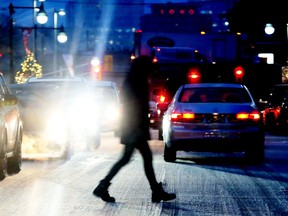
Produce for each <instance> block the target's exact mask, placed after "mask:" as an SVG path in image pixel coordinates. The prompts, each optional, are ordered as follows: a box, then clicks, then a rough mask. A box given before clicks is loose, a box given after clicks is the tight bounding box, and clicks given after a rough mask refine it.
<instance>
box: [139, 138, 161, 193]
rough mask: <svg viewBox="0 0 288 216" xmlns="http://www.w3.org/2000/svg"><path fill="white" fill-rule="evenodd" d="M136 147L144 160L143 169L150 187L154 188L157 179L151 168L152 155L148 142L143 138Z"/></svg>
mask: <svg viewBox="0 0 288 216" xmlns="http://www.w3.org/2000/svg"><path fill="white" fill-rule="evenodd" d="M137 149H138V150H139V152H140V153H141V155H142V158H143V162H144V170H145V175H146V177H147V179H148V181H149V184H150V187H151V189H152V188H155V187H157V184H158V183H157V180H156V177H155V172H154V168H153V163H152V161H153V157H152V152H151V149H150V147H149V144H148V142H147V141H146V140H145V141H143V143H138V144H137Z"/></svg>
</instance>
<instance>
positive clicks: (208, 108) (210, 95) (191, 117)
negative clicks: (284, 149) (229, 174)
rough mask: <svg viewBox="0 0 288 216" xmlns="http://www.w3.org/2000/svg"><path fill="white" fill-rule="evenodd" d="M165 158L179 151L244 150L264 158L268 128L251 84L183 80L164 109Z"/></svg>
mask: <svg viewBox="0 0 288 216" xmlns="http://www.w3.org/2000/svg"><path fill="white" fill-rule="evenodd" d="M162 129H163V141H164V160H165V161H167V162H175V160H176V156H177V151H198V152H244V153H245V158H247V159H248V160H249V161H251V162H256V163H262V162H263V161H264V156H265V155H264V153H265V152H264V141H265V130H264V126H263V120H262V118H261V113H260V110H259V108H258V107H257V105H256V103H255V101H254V99H253V97H252V95H251V93H250V92H249V90H248V88H247V87H246V86H245V85H242V84H236V83H198V84H183V85H181V86H180V87H179V89H178V90H177V91H176V93H175V95H174V97H173V99H172V102H171V103H170V104H169V106H168V109H167V111H166V112H165V113H164V116H163V122H162Z"/></svg>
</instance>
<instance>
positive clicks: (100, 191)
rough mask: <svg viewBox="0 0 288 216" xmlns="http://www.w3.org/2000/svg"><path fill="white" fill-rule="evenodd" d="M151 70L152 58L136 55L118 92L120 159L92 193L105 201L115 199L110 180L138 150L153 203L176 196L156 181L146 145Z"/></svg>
mask: <svg viewBox="0 0 288 216" xmlns="http://www.w3.org/2000/svg"><path fill="white" fill-rule="evenodd" d="M151 72H152V61H151V59H150V57H148V56H140V57H138V58H136V59H135V60H134V61H133V62H132V64H131V69H130V72H129V73H128V75H127V77H126V79H125V81H124V84H123V89H122V92H121V96H122V105H123V107H122V111H123V112H122V121H121V137H120V141H121V143H122V144H124V145H125V148H124V151H123V154H122V156H121V157H120V159H119V160H118V161H117V162H116V163H115V164H114V165H113V166H112V168H111V170H110V171H109V172H108V174H107V175H106V177H105V178H104V179H102V180H101V181H100V182H99V184H98V186H97V187H96V188H95V190H94V191H93V194H94V195H96V196H97V197H100V198H101V199H102V200H103V201H105V202H115V198H114V197H111V196H110V195H109V192H108V187H109V186H110V184H111V183H110V181H111V180H112V179H113V177H114V176H115V175H116V174H117V173H118V171H119V170H120V169H121V168H122V167H123V166H124V165H126V164H127V163H128V162H129V161H130V158H131V156H132V154H133V152H134V150H135V149H138V150H139V152H140V154H141V155H142V157H143V161H144V171H145V175H146V177H147V179H148V182H149V185H150V188H151V190H152V202H160V201H161V200H163V201H168V200H172V199H175V198H176V195H175V194H174V193H167V192H165V191H164V189H163V187H162V183H161V182H160V183H158V182H157V180H156V177H155V172H154V168H153V163H152V159H153V156H152V152H151V149H150V147H149V144H148V140H150V132H149V118H148V112H149V85H148V76H149V74H150V73H151Z"/></svg>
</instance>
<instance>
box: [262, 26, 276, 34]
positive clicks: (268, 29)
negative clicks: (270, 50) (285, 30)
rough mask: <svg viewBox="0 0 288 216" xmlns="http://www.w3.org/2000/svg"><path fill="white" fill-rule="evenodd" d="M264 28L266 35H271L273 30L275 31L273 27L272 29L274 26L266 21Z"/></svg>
mask: <svg viewBox="0 0 288 216" xmlns="http://www.w3.org/2000/svg"><path fill="white" fill-rule="evenodd" d="M264 30H265V33H266V34H267V35H272V34H273V33H274V31H275V29H274V27H273V25H272V24H271V23H267V24H266V25H265V29H264Z"/></svg>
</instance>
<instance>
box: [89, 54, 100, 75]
mask: <svg viewBox="0 0 288 216" xmlns="http://www.w3.org/2000/svg"><path fill="white" fill-rule="evenodd" d="M91 74H92V78H93V79H94V80H101V79H102V67H101V63H100V60H99V59H98V58H96V57H94V58H93V59H92V60H91Z"/></svg>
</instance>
